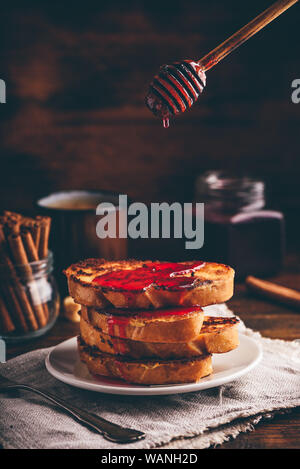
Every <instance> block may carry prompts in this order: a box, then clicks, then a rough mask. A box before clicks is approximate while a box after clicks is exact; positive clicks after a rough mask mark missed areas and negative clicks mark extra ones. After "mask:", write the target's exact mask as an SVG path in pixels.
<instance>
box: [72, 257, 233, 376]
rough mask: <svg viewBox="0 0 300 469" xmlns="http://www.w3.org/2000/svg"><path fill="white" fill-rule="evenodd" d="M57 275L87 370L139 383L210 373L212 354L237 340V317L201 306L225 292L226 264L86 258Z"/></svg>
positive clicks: (228, 289)
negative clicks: (76, 318) (63, 282)
mask: <svg viewBox="0 0 300 469" xmlns="http://www.w3.org/2000/svg"><path fill="white" fill-rule="evenodd" d="M65 274H66V276H67V279H68V286H69V292H70V295H71V296H72V297H73V299H74V300H75V302H76V303H79V304H80V305H81V317H80V336H79V337H78V349H79V355H80V358H81V360H82V361H83V362H84V363H85V364H86V365H87V368H88V370H89V372H90V373H91V374H93V375H101V376H106V377H114V378H119V379H122V380H125V381H127V382H130V383H136V384H143V385H155V384H157V385H159V384H160V385H161V384H174V383H190V382H197V381H199V380H200V379H201V378H202V377H204V376H208V375H210V374H211V373H212V371H213V369H212V359H211V358H212V354H213V353H225V352H228V351H230V350H233V349H234V348H236V347H237V346H238V343H239V339H238V319H237V318H235V317H230V318H228V317H226V318H225V317H216V316H206V315H205V314H204V312H203V309H202V307H204V306H208V305H212V304H218V303H223V302H225V301H227V300H228V299H230V298H231V296H232V294H233V283H234V270H233V269H232V268H231V267H228V266H226V265H223V264H216V263H212V262H199V261H195V262H162V261H155V262H153V261H138V260H126V261H110V262H109V261H105V260H104V259H87V260H84V261H80V262H78V263H76V264H73V265H71V266H70V267H69V268H68V269H66V270H65Z"/></svg>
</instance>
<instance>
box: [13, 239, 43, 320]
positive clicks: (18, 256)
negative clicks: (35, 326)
mask: <svg viewBox="0 0 300 469" xmlns="http://www.w3.org/2000/svg"><path fill="white" fill-rule="evenodd" d="M8 243H9V245H10V248H11V252H12V255H13V258H14V260H15V263H16V264H19V266H20V267H19V268H21V269H22V273H23V272H25V275H26V276H27V277H28V280H30V282H29V284H28V286H29V291H30V294H31V299H32V307H33V310H34V312H35V316H36V319H37V321H38V323H39V326H40V327H44V326H45V325H46V324H47V319H46V316H45V314H44V310H43V307H42V304H41V300H40V295H39V291H38V289H37V286H36V282H35V281H34V278H33V274H32V269H31V267H30V265H29V260H28V257H27V254H26V251H25V248H24V244H23V241H22V237H21V235H10V236H8Z"/></svg>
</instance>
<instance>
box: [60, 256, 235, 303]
mask: <svg viewBox="0 0 300 469" xmlns="http://www.w3.org/2000/svg"><path fill="white" fill-rule="evenodd" d="M64 273H65V274H66V276H67V279H68V286H69V292H70V295H71V296H72V297H73V298H74V300H75V301H76V303H79V304H82V305H86V306H94V307H97V308H105V307H107V306H109V305H110V306H113V307H115V308H131V309H153V308H164V307H168V306H172V305H176V306H193V305H198V306H207V305H211V304H216V303H223V302H224V301H227V300H229V299H230V298H231V296H232V295H233V280H234V270H233V269H232V268H231V267H229V266H226V265H224V264H217V263H214V262H196V261H194V262H192V261H191V262H178V263H174V262H173V263H171V262H162V261H156V262H152V261H139V260H126V261H106V260H104V259H87V260H84V261H81V262H78V263H76V264H73V265H71V266H70V267H68V268H67V269H66V270H65V271H64Z"/></svg>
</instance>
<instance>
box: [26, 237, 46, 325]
mask: <svg viewBox="0 0 300 469" xmlns="http://www.w3.org/2000/svg"><path fill="white" fill-rule="evenodd" d="M21 236H22V239H23V243H24V248H25V251H26V254H27V258H28V260H29V261H30V262H36V261H38V260H39V256H38V252H37V249H36V246H35V243H34V241H33V238H32V235H31V232H30V231H29V230H28V229H23V230H22V234H21ZM42 308H43V310H44V315H45V320H46V322H48V319H49V310H48V306H47V303H46V302H43V303H42Z"/></svg>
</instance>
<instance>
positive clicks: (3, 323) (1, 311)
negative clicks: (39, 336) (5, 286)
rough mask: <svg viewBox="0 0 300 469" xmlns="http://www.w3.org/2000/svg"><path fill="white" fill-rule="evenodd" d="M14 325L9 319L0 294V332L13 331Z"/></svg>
mask: <svg viewBox="0 0 300 469" xmlns="http://www.w3.org/2000/svg"><path fill="white" fill-rule="evenodd" d="M14 330H15V325H14V323H13V322H12V320H11V317H10V315H9V312H8V310H7V307H6V304H5V302H4V300H3V298H2V297H1V296H0V331H1V332H2V333H8V332H13V331H14Z"/></svg>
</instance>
